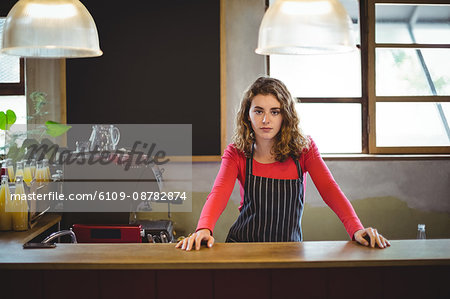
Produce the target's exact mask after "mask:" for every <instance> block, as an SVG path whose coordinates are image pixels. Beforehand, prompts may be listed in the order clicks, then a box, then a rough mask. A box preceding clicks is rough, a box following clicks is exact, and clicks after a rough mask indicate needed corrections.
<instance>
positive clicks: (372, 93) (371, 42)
mask: <svg viewBox="0 0 450 299" xmlns="http://www.w3.org/2000/svg"><path fill="white" fill-rule="evenodd" d="M364 2H365V1H360V5H362V3H364ZM366 3H367V7H365V8H364V10H365V13H366V15H367V16H368V18H367V19H365V20H364V23H367V26H368V28H367V29H368V40H367V50H368V51H367V52H368V53H367V54H368V55H367V59H368V61H367V66H373V67H371V68H367V70H368V74H367V75H368V76H367V77H365V78H364V79H366V80H367V88H368V90H367V91H368V104H369V111H368V113H369V115H368V118H369V153H371V154H449V153H450V146H423V147H415V146H404V147H382V146H377V145H376V104H377V103H379V102H422V103H423V102H429V103H430V102H431V103H441V102H450V96H434V95H431V96H377V95H376V90H375V86H376V85H375V84H376V82H375V80H376V77H375V63H376V61H375V52H376V49H377V48H397V49H418V48H419V49H436V48H438V49H449V48H450V44H423V43H411V44H397V43H376V40H375V25H376V24H375V23H376V20H375V6H376V4H378V3H380V4H395V3H397V4H398V3H399V4H424V5H433V4H447V5H448V4H450V3H449V1H448V0H447V1H446V0H368V1H367V2H366ZM362 6H364V5H362ZM360 10H361V8H360ZM361 23H362V22H361Z"/></svg>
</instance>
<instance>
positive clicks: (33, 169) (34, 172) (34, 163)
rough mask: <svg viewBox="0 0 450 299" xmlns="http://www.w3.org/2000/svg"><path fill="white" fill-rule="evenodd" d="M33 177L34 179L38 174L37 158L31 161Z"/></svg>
mask: <svg viewBox="0 0 450 299" xmlns="http://www.w3.org/2000/svg"><path fill="white" fill-rule="evenodd" d="M30 170H31V177H32V178H33V179H34V178H35V175H36V159H32V160H31V161H30Z"/></svg>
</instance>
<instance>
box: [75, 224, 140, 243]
mask: <svg viewBox="0 0 450 299" xmlns="http://www.w3.org/2000/svg"><path fill="white" fill-rule="evenodd" d="M73 231H74V233H75V235H76V237H77V242H78V243H142V234H143V229H142V226H141V225H133V224H119V225H91V224H74V225H73Z"/></svg>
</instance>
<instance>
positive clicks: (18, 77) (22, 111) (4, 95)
mask: <svg viewBox="0 0 450 299" xmlns="http://www.w3.org/2000/svg"><path fill="white" fill-rule="evenodd" d="M4 22H5V18H0V44H1V43H2V35H3V24H4ZM24 81H25V80H24V60H23V59H21V58H19V57H15V56H9V55H2V54H0V111H6V110H8V109H11V110H13V111H14V112H15V113H16V116H17V120H16V123H21V124H25V123H26V116H27V109H26V98H25V84H24ZM4 145H5V131H3V130H0V154H4V152H3V151H2V150H1V148H2V147H3V146H4Z"/></svg>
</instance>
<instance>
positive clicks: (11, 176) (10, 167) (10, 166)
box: [6, 159, 16, 182]
mask: <svg viewBox="0 0 450 299" xmlns="http://www.w3.org/2000/svg"><path fill="white" fill-rule="evenodd" d="M6 167H7V168H8V176H9V181H10V182H14V179H15V178H16V176H15V175H14V165H13V163H12V160H11V159H6Z"/></svg>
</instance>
